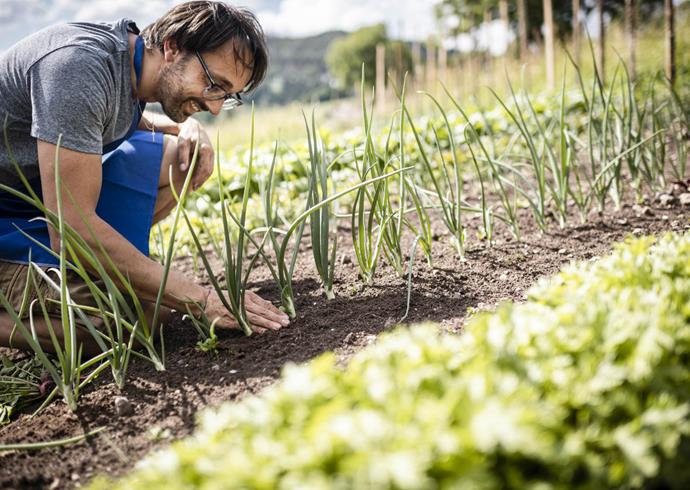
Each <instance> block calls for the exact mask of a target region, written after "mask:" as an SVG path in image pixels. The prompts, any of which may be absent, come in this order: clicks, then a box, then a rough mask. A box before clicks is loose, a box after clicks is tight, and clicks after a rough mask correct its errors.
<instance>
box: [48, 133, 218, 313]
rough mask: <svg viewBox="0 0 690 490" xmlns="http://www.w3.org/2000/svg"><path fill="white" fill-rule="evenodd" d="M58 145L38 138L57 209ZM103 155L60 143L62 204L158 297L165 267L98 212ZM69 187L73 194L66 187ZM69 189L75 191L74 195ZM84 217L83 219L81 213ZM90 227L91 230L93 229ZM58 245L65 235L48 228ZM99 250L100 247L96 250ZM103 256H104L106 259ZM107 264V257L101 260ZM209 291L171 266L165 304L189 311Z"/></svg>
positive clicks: (144, 291) (71, 219)
mask: <svg viewBox="0 0 690 490" xmlns="http://www.w3.org/2000/svg"><path fill="white" fill-rule="evenodd" d="M56 150H57V147H56V145H53V144H51V143H47V142H45V141H41V140H39V141H38V162H39V167H40V172H41V182H42V183H43V185H42V189H43V202H44V204H45V205H46V207H47V208H48V209H50V210H51V211H53V212H57V197H56V193H55V186H54V185H53V184H52V183H53V182H55V166H54V161H55V152H56ZM101 172H102V169H101V156H100V155H96V154H89V153H81V152H77V151H73V150H69V149H66V148H60V177H61V180H62V184H63V185H62V209H63V216H64V219H65V222H66V223H67V224H69V225H70V226H71V227H72V228H74V230H75V231H76V232H77V233H79V235H81V236H82V238H84V240H85V241H86V242H87V243H88V244H89V245H90V246H91V247H92V248H93V249H94V250H96V251H98V250H99V247H98V244H97V243H96V241H95V239H94V237H98V241H99V242H100V243H101V245H102V246H103V248H104V249H105V250H106V251H107V253H108V255H109V256H110V258H111V260H112V261H113V263H114V264H115V265H116V266H117V267H118V268H119V269H120V271H121V272H122V273H123V274H124V275H126V276H129V278H130V280H131V282H132V285H133V286H134V288H135V290H136V291H137V293H139V294H140V295H141V299H144V300H149V301H155V298H156V295H157V294H158V289H159V288H160V285H161V283H162V281H163V267H162V266H161V265H160V264H159V263H157V262H156V261H154V260H151V259H149V258H148V257H146V256H145V255H144V254H142V253H141V252H140V251H139V250H138V249H137V248H136V247H135V246H134V245H132V244H131V243H130V242H129V241H127V239H126V238H124V237H123V236H122V235H120V234H119V233H118V232H117V231H116V230H115V229H114V228H113V227H112V226H110V225H109V224H108V223H107V222H105V221H104V220H103V219H101V218H100V217H99V216H98V215H97V214H96V204H97V203H98V197H99V194H100V191H101V181H102V173H101ZM67 191H69V193H68V192H67ZM69 194H71V197H73V199H71V198H70V196H69ZM82 216H83V218H82ZM89 228H90V230H89ZM48 230H49V233H50V241H51V246H52V248H53V250H58V248H59V243H60V241H59V240H60V237H59V235H58V233H57V231H56V230H55V229H53V227H50V226H49V227H48ZM97 253H98V252H97ZM101 259H102V258H101ZM102 262H103V263H104V264H105V263H106V262H105V261H104V260H102ZM207 293H208V291H207V290H206V289H204V288H203V287H202V286H200V285H197V284H195V283H194V282H193V281H191V280H189V279H188V278H187V277H185V276H184V275H182V274H180V273H178V272H176V271H173V270H171V271H170V273H169V276H168V280H167V284H166V288H165V295H164V297H163V303H164V304H165V305H166V306H169V307H171V308H175V309H178V310H182V311H184V304H185V302H188V301H197V302H199V303H201V304H205V302H206V299H207V296H208V294H207Z"/></svg>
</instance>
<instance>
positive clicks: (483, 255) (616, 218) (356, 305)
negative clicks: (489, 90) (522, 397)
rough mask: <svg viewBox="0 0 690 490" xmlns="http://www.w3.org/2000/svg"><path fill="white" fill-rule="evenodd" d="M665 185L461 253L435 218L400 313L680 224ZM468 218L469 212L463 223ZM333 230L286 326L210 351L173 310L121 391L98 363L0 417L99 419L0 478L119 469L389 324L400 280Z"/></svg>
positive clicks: (416, 318) (418, 315) (458, 302)
mask: <svg viewBox="0 0 690 490" xmlns="http://www.w3.org/2000/svg"><path fill="white" fill-rule="evenodd" d="M671 192H672V194H674V195H675V198H674V199H673V200H672V202H670V203H668V204H661V202H660V200H659V199H652V200H650V202H648V203H647V204H645V205H643V206H642V207H640V206H633V205H632V203H628V204H625V205H624V206H623V209H621V210H620V211H616V212H610V213H608V214H606V215H604V216H598V215H594V216H590V219H589V220H588V223H587V224H584V225H579V224H573V225H571V226H568V227H567V228H566V229H563V230H559V229H557V227H555V226H553V225H552V229H553V231H552V232H550V233H549V234H542V233H540V232H539V230H538V229H536V227H535V226H534V224H533V223H532V219H531V217H530V216H528V215H527V214H526V213H525V214H524V215H523V216H522V217H521V220H522V230H523V231H522V233H523V237H522V240H521V242H516V241H515V240H514V239H513V238H512V237H511V236H510V235H509V233H508V232H507V231H506V230H505V227H503V226H498V227H497V229H496V236H495V238H496V240H495V243H494V246H493V247H492V248H487V247H486V244H485V243H483V242H481V241H479V240H478V239H477V238H476V237H475V236H471V237H470V238H469V241H470V243H469V250H468V252H467V256H466V260H465V261H461V260H460V258H459V257H458V256H457V254H456V253H455V251H454V249H453V248H452V247H451V246H450V245H449V243H448V242H449V240H448V236H447V235H445V234H444V229H443V226H442V224H441V223H440V221H439V222H437V223H435V225H434V229H435V231H436V232H437V233H438V234H437V235H436V238H437V240H436V242H435V243H434V248H433V255H434V266H435V268H434V269H429V267H428V266H427V265H426V263H425V261H424V259H423V258H422V256H421V253H420V251H419V250H418V253H417V260H416V266H415V273H414V279H413V281H414V284H413V292H412V297H411V308H410V313H409V316H408V318H407V319H406V322H409V323H414V322H420V321H424V320H433V321H436V322H439V323H440V324H441V325H442V326H443V328H445V329H447V330H451V331H459V330H461V328H462V324H463V322H464V319H465V317H466V315H467V313H468V310H473V309H490V308H493V307H494V306H495V305H496V304H497V303H499V302H501V301H503V300H517V301H520V300H522V299H523V298H524V293H525V290H526V289H527V288H528V287H529V286H530V285H532V284H533V283H534V282H535V280H536V279H537V278H539V277H541V276H544V275H549V274H552V273H554V272H556V271H557V270H558V269H559V268H560V267H561V266H562V265H563V264H564V263H567V262H569V261H571V260H586V259H591V258H594V257H598V256H600V255H602V254H606V253H607V252H608V251H609V250H610V249H611V244H612V243H613V242H617V241H621V240H623V239H624V238H625V237H626V236H628V235H630V234H655V233H659V232H662V231H666V230H676V231H682V230H686V229H688V228H690V226H688V222H689V220H688V217H690V209H687V208H686V209H683V207H682V206H681V205H680V204H679V203H678V197H677V196H678V195H679V194H680V193H681V192H686V189H685V187H684V186H674V189H673V190H672V191H671ZM662 201H663V199H662ZM572 221H573V222H575V221H576V219H574V218H573V220H572ZM478 225H479V221H478V218H477V219H475V221H474V222H472V223H471V224H470V229H472V230H474V229H476V228H477V227H478ZM341 235H342V236H341V238H342V240H340V252H339V264H338V267H337V270H336V275H337V282H336V284H335V292H336V295H337V297H336V299H335V300H332V301H328V300H327V299H326V298H325V297H323V295H322V293H321V290H320V286H319V284H318V281H317V278H316V276H315V274H314V272H313V267H312V264H311V261H312V257H311V253H310V251H309V250H304V251H303V252H302V253H301V255H300V258H299V264H298V267H297V268H296V270H297V274H296V278H295V290H296V294H297V297H296V307H297V311H298V318H297V319H295V320H294V321H293V322H292V324H291V325H290V326H289V327H287V328H284V329H282V330H280V331H279V332H269V333H266V334H264V335H253V336H251V337H244V336H243V335H241V334H239V333H236V332H221V333H220V334H219V337H220V348H219V353H218V355H217V356H216V357H211V356H210V355H208V354H205V353H203V352H200V351H199V350H197V349H196V348H195V343H196V335H195V333H194V331H193V329H192V327H191V325H189V324H187V323H186V322H184V321H182V320H181V318H179V317H178V318H176V320H175V321H174V322H173V324H172V325H171V326H170V328H169V330H168V332H167V335H166V347H167V349H166V350H167V352H168V361H167V362H168V366H167V370H166V371H165V372H156V371H155V370H154V369H153V367H152V366H151V365H150V364H147V363H145V362H142V361H137V360H135V361H133V363H132V366H131V369H130V372H129V379H128V383H127V385H126V387H125V388H124V390H123V391H122V392H120V391H119V390H118V389H117V388H116V387H115V385H114V384H113V383H112V382H111V381H110V379H109V378H108V376H107V375H105V374H104V375H101V378H100V379H99V380H97V381H96V382H94V383H92V384H91V385H90V386H88V387H87V388H86V389H85V390H84V391H83V393H82V395H81V397H80V400H79V409H78V411H77V412H76V413H70V412H69V410H68V409H67V407H66V406H65V405H64V403H63V402H62V401H57V402H54V403H52V404H51V405H50V406H49V407H48V408H47V409H46V410H45V411H43V412H42V413H41V414H40V415H38V416H37V417H35V418H30V413H29V412H27V413H26V414H22V415H20V416H19V417H18V418H17V420H15V421H14V422H13V423H12V424H10V425H8V426H5V427H2V428H0V443H24V442H35V441H49V440H54V439H60V438H66V437H72V436H75V435H78V434H82V433H84V432H86V431H89V430H93V429H95V428H98V427H106V430H105V431H104V432H101V433H100V434H99V435H97V436H94V437H92V438H90V439H89V440H88V441H86V442H82V443H80V444H76V445H72V446H65V447H60V448H56V449H44V450H40V451H25V452H9V453H4V454H0V488H73V487H79V486H81V485H83V484H85V483H86V482H88V481H89V480H90V479H91V478H92V477H93V476H94V475H96V474H99V473H104V474H108V475H111V476H117V475H122V474H124V473H125V472H126V471H127V470H128V469H129V468H131V467H132V465H133V464H134V463H135V462H136V461H138V460H139V459H140V458H141V457H143V456H144V455H146V454H147V453H148V452H150V451H151V450H154V449H156V448H160V447H163V446H165V445H166V444H168V443H169V442H170V441H172V440H175V439H178V438H180V437H183V436H186V435H188V434H190V433H191V432H192V430H193V428H194V417H195V414H196V413H197V411H198V410H199V409H202V408H204V407H208V406H214V405H217V404H219V403H221V402H223V401H227V400H238V399H240V398H242V397H244V396H247V395H249V394H254V393H257V392H259V391H261V390H262V389H263V388H264V387H266V386H267V385H269V384H271V383H273V382H274V381H275V380H276V379H277V378H278V376H279V374H280V370H281V368H282V367H283V366H284V365H285V364H286V363H289V362H295V363H301V362H305V361H308V360H310V359H312V358H314V357H315V356H318V355H319V354H321V353H323V352H326V351H335V352H336V353H337V354H338V355H339V356H340V357H341V358H342V359H343V360H346V359H347V358H349V357H350V356H351V355H352V354H353V353H355V352H357V351H358V350H360V349H361V348H362V347H363V346H365V345H367V344H369V343H371V342H372V341H373V340H374V339H375V338H376V336H377V335H378V334H379V333H381V332H382V331H384V330H386V329H389V328H391V327H393V326H394V325H396V323H397V322H398V320H399V319H400V318H401V317H402V316H403V314H404V311H405V300H406V291H407V289H406V280H405V279H402V278H400V277H398V276H397V275H395V274H394V273H393V271H392V269H391V268H389V267H386V266H382V267H381V268H380V270H379V272H378V273H377V276H376V279H375V284H374V285H373V286H370V287H363V286H362V283H361V281H360V280H359V278H358V276H357V266H356V264H355V263H354V256H353V253H352V248H351V241H350V237H349V230H342V232H341ZM306 241H307V240H305V242H304V243H306ZM179 267H180V268H181V269H183V270H184V269H186V270H187V271H189V270H190V264H189V262H184V261H181V262H180V263H179ZM252 279H253V280H252V285H253V287H254V288H255V290H256V291H257V292H258V293H260V294H261V295H263V296H264V297H266V298H268V299H272V300H277V290H276V288H275V287H274V285H273V282H272V280H271V279H270V276H269V275H268V271H267V269H266V267H265V266H261V267H258V268H257V269H256V270H255V271H254V272H253V274H252ZM5 352H7V351H5ZM106 373H107V371H106ZM118 396H124V397H126V398H127V400H128V401H129V402H130V404H131V406H132V408H133V412H132V413H131V414H130V415H127V416H118V415H117V414H116V410H115V403H114V399H115V398H116V397H118Z"/></svg>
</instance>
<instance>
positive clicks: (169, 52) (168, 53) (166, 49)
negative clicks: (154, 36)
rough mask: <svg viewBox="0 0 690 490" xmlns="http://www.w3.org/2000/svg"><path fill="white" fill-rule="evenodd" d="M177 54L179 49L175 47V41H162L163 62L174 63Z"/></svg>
mask: <svg viewBox="0 0 690 490" xmlns="http://www.w3.org/2000/svg"><path fill="white" fill-rule="evenodd" d="M179 54H180V49H179V48H178V47H177V41H175V40H174V39H172V38H168V39H166V40H165V41H163V58H164V59H165V61H175V58H176V57H177V56H178V55H179Z"/></svg>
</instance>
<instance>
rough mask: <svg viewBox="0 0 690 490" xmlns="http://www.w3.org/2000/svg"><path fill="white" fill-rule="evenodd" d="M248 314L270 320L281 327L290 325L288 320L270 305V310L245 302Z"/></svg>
mask: <svg viewBox="0 0 690 490" xmlns="http://www.w3.org/2000/svg"><path fill="white" fill-rule="evenodd" d="M245 306H246V308H247V312H248V313H253V314H255V315H258V316H261V317H264V318H266V319H267V320H270V321H271V322H274V323H278V324H280V325H281V326H283V327H287V326H288V325H289V323H290V318H288V316H287V315H286V314H285V313H283V312H282V311H280V310H279V309H277V308H276V307H275V306H273V305H271V308H266V307H264V306H263V305H260V304H257V303H252V302H249V301H248V302H247V303H246V304H245Z"/></svg>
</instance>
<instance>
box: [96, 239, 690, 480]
mask: <svg viewBox="0 0 690 490" xmlns="http://www.w3.org/2000/svg"><path fill="white" fill-rule="evenodd" d="M689 304H690V236H688V235H685V236H677V235H667V236H665V237H663V238H661V239H660V240H658V242H655V240H654V239H653V238H643V239H637V240H630V241H628V242H627V243H625V244H622V245H619V246H618V247H617V248H616V250H615V251H614V253H613V254H612V255H610V256H608V257H606V258H604V259H601V260H599V261H597V262H595V263H579V264H571V265H569V266H567V267H566V268H565V269H564V270H563V271H562V272H561V273H560V274H558V275H557V276H555V277H554V278H552V279H548V280H542V281H541V282H539V283H538V284H537V285H536V286H535V287H534V288H532V289H531V290H530V292H529V300H528V302H527V303H525V304H520V305H514V304H505V305H503V306H501V307H500V308H499V309H498V311H496V312H495V313H489V314H481V315H479V316H477V317H474V318H473V320H472V321H471V322H470V323H469V324H468V326H467V327H466V332H465V333H464V334H463V335H462V336H456V335H450V334H442V333H439V329H438V327H436V326H433V325H423V326H416V327H412V328H401V329H398V330H397V331H395V332H393V333H391V334H387V335H384V336H382V337H381V338H380V339H379V341H378V343H377V344H375V345H373V346H371V347H369V348H366V349H365V350H363V351H362V352H360V353H359V354H358V355H356V356H355V357H354V358H353V360H352V361H351V362H350V364H349V366H348V367H347V368H345V369H341V368H339V367H338V366H337V363H336V358H335V356H334V354H332V353H330V354H326V355H323V356H321V357H320V358H318V359H316V360H314V361H312V362H310V363H308V364H307V365H304V366H295V365H291V366H287V367H286V368H285V370H284V372H283V377H282V379H281V381H280V382H279V383H277V384H276V385H274V386H273V387H271V388H269V389H268V390H266V391H265V392H264V393H263V394H262V395H261V396H257V397H252V398H249V399H246V400H244V401H242V402H241V403H237V404H226V405H224V406H221V407H220V408H218V409H215V410H209V411H206V412H204V413H203V414H202V415H201V418H200V425H199V427H198V429H197V431H196V433H195V435H194V436H193V437H191V438H188V439H185V440H182V441H180V442H177V443H175V444H174V445H173V446H172V447H170V448H169V449H166V450H164V451H162V452H160V453H158V454H156V455H154V456H152V457H150V458H148V459H147V460H144V461H143V462H142V463H141V464H140V467H139V469H138V470H137V471H136V472H134V473H132V474H131V475H130V476H129V477H127V478H126V479H124V480H123V481H122V482H120V483H119V485H117V486H115V487H116V488H127V489H132V488H147V489H155V488H166V489H182V488H266V489H268V488H415V489H416V488H564V489H565V488H611V487H617V488H639V487H649V486H653V487H657V488H669V487H670V488H687V485H688V484H689V483H690V470H688V467H687V464H685V462H686V461H687V460H688V457H689V456H690V444H689V442H690V440H689V438H688V436H689V435H690V422H689V421H688V414H689V413H690V389H688V382H687V381H688V379H690V372H689V371H690V363H688V359H689V356H690V307H689V306H688V305H689ZM92 488H112V484H111V483H110V482H105V481H103V480H100V481H97V482H96V483H95V484H94V485H93V487H92Z"/></svg>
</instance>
